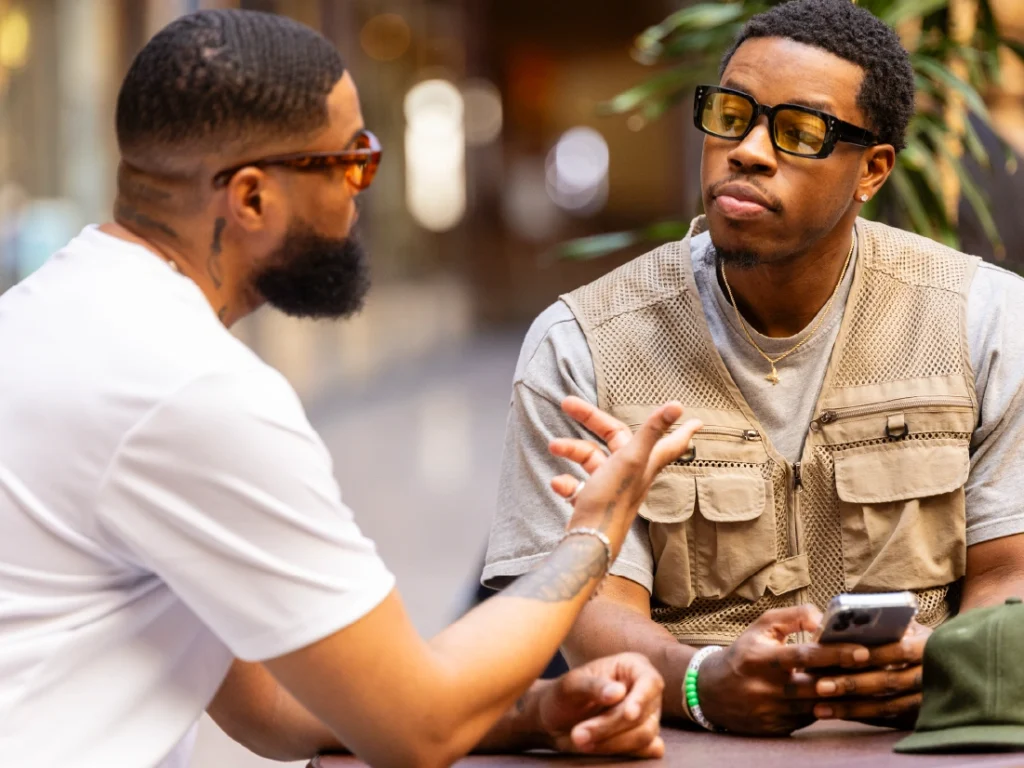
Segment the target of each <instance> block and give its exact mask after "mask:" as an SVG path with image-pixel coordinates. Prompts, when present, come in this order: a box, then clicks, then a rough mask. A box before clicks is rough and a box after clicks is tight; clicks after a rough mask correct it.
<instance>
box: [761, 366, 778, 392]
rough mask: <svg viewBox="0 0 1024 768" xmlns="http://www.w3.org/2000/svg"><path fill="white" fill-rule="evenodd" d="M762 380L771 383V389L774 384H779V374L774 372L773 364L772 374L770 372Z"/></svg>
mask: <svg viewBox="0 0 1024 768" xmlns="http://www.w3.org/2000/svg"><path fill="white" fill-rule="evenodd" d="M764 379H765V381H770V382H771V383H772V386H773V387H774V386H775V385H776V384H778V383H779V374H778V372H777V371H776V370H775V364H774V363H772V372H771V373H769V374H768V375H767V376H765V377H764Z"/></svg>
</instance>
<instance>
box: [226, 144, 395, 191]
mask: <svg viewBox="0 0 1024 768" xmlns="http://www.w3.org/2000/svg"><path fill="white" fill-rule="evenodd" d="M380 156H381V149H380V141H378V140H377V137H376V136H374V135H373V134H372V133H370V131H367V130H362V131H360V132H359V133H357V134H356V135H355V138H353V139H352V142H351V144H350V146H349V148H348V149H343V150H342V151H341V152H292V153H290V154H287V155H270V156H269V157H261V158H257V159H256V160H249V161H247V162H245V163H239V164H238V165H233V166H231V167H230V168H225V169H223V170H221V171H217V173H215V174H214V175H213V186H215V187H225V186H227V184H228V182H229V181H231V178H232V177H233V176H234V175H235V174H236V173H238V172H239V171H240V170H242V169H243V168H266V167H267V166H274V165H276V166H281V167H284V168H290V169H292V170H293V171H328V170H331V169H332V168H339V167H341V168H344V169H345V178H346V179H348V181H349V182H350V183H351V184H352V185H353V186H354V187H355V188H356V189H358V190H360V191H361V190H364V189H366V188H367V187H369V186H370V184H372V183H373V177H374V176H375V175H376V173H377V168H378V167H379V166H380Z"/></svg>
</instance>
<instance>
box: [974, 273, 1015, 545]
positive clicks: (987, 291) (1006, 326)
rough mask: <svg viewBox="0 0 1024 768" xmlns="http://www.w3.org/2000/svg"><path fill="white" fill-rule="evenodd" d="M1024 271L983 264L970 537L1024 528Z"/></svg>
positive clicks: (977, 285) (977, 281)
mask: <svg viewBox="0 0 1024 768" xmlns="http://www.w3.org/2000/svg"><path fill="white" fill-rule="evenodd" d="M1022 329H1024V279H1021V278H1020V277H1019V276H1017V275H1015V274H1013V273H1011V272H1007V271H1006V270H1004V269H1000V268H999V267H996V266H994V265H992V264H982V265H981V266H980V267H979V268H978V272H977V275H976V276H975V278H974V283H973V284H972V285H971V290H970V294H969V296H968V301H967V335H968V345H969V348H970V353H971V365H972V366H973V368H974V376H975V383H976V387H977V390H978V400H979V402H980V403H981V414H980V417H979V423H978V428H977V429H976V430H975V433H974V437H973V439H972V441H971V473H970V477H969V478H968V480H967V489H966V494H967V544H968V546H970V545H972V544H978V543H980V542H983V541H989V540H991V539H998V538H1001V537H1003V536H1010V535H1012V534H1016V533H1024V472H1022V471H1021V459H1022V457H1024V395H1022V387H1021V383H1022V382H1024V333H1022Z"/></svg>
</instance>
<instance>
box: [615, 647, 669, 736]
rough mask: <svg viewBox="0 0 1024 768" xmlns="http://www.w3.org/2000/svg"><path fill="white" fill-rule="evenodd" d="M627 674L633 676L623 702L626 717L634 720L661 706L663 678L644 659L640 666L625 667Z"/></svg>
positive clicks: (663, 686)
mask: <svg viewBox="0 0 1024 768" xmlns="http://www.w3.org/2000/svg"><path fill="white" fill-rule="evenodd" d="M627 674H629V675H630V676H631V677H632V678H633V683H632V685H631V686H630V689H629V693H628V694H627V696H626V700H625V702H623V703H624V704H625V710H626V711H625V714H626V718H627V719H629V720H634V721H636V720H640V719H641V718H642V717H643V716H644V714H649V713H650V712H651V711H653V710H654V709H655V708H657V707H660V706H661V694H662V692H663V691H664V690H665V680H664V678H662V676H661V674H660V673H659V672H658V671H657V670H656V669H654V667H653V666H651V665H650V664H649V663H648V662H647V661H646V660H644V662H643V663H642V665H641V666H638V667H627Z"/></svg>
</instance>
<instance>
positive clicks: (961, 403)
mask: <svg viewBox="0 0 1024 768" xmlns="http://www.w3.org/2000/svg"><path fill="white" fill-rule="evenodd" d="M930 406H945V407H952V408H958V409H959V408H962V409H972V408H973V407H974V404H973V403H972V402H971V398H969V397H957V396H953V395H951V396H948V397H900V398H897V399H896V400H889V401H888V402H886V403H873V404H871V405H855V406H847V407H845V408H830V409H828V410H825V411H822V412H821V413H820V414H818V418H817V419H816V421H817V422H818V424H832V423H833V422H836V421H839V419H849V418H855V417H857V416H871V415H873V414H877V413H887V412H889V411H894V410H900V409H901V408H902V409H910V408H928V407H930Z"/></svg>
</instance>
